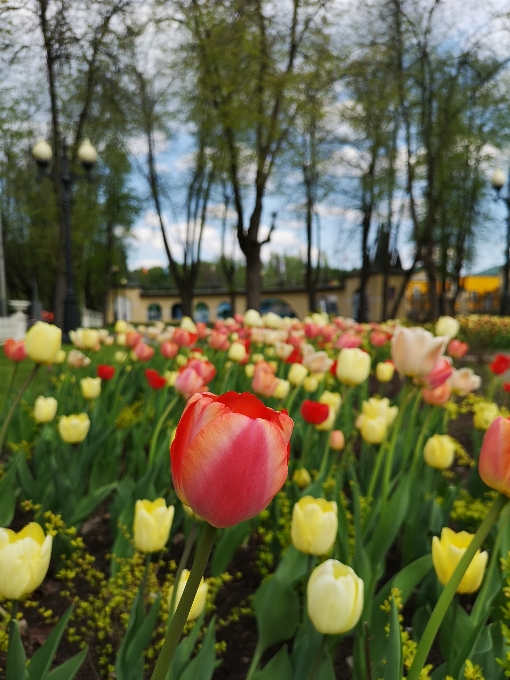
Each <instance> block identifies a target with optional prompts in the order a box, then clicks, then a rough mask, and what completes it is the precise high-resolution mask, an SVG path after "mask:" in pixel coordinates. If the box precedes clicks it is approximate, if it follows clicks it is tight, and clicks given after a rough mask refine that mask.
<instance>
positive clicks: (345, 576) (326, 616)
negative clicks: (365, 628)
mask: <svg viewBox="0 0 510 680" xmlns="http://www.w3.org/2000/svg"><path fill="white" fill-rule="evenodd" d="M363 586H364V584H363V581H362V579H360V578H359V576H357V575H356V573H355V572H354V571H353V570H352V569H351V567H348V566H346V565H345V564H342V563H341V562H338V560H326V562H323V563H322V564H320V565H319V566H318V567H316V568H315V569H314V570H313V571H312V575H311V576H310V579H309V581H308V586H307V589H306V594H307V607H308V615H309V617H310V620H311V621H312V623H313V625H314V626H315V628H316V629H317V630H318V631H319V633H323V634H324V635H338V634H340V633H346V632H347V631H348V630H351V629H352V628H354V626H355V625H356V624H357V623H358V621H359V618H360V616H361V612H362V610H363Z"/></svg>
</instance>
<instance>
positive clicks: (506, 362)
mask: <svg viewBox="0 0 510 680" xmlns="http://www.w3.org/2000/svg"><path fill="white" fill-rule="evenodd" d="M489 368H490V370H491V371H492V372H493V373H494V374H495V375H501V374H502V373H506V371H508V369H509V368H510V357H509V356H507V355H506V354H496V356H495V357H494V361H493V362H492V363H490V364H489Z"/></svg>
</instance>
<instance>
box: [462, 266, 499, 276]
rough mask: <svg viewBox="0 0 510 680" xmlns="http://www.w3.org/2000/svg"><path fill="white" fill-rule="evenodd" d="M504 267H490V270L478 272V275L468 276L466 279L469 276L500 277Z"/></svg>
mask: <svg viewBox="0 0 510 680" xmlns="http://www.w3.org/2000/svg"><path fill="white" fill-rule="evenodd" d="M502 269H503V265H498V266H497V267H490V269H484V270H483V272H476V274H467V275H466V277H465V278H468V277H469V276H499V275H500V273H501V270H502Z"/></svg>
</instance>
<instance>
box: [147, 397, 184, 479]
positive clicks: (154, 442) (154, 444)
mask: <svg viewBox="0 0 510 680" xmlns="http://www.w3.org/2000/svg"><path fill="white" fill-rule="evenodd" d="M178 399H179V397H178V396H177V397H175V398H174V399H172V401H171V402H170V403H169V404H168V406H167V407H166V409H165V410H164V411H163V413H162V415H161V418H160V419H159V420H158V424H157V425H156V429H155V430H154V434H153V435H152V439H151V445H150V449H149V462H148V465H149V467H152V465H154V458H155V456H156V447H157V444H158V438H159V433H160V432H161V428H162V427H163V423H164V422H165V420H166V419H167V418H168V416H169V415H170V412H171V410H172V409H173V407H174V406H175V404H176V403H177V400H178Z"/></svg>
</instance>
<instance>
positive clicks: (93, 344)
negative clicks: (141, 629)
mask: <svg viewBox="0 0 510 680" xmlns="http://www.w3.org/2000/svg"><path fill="white" fill-rule="evenodd" d="M81 340H82V343H83V347H84V348H85V349H95V350H99V348H100V340H99V331H97V330H96V329H95V328H82V329H81Z"/></svg>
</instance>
